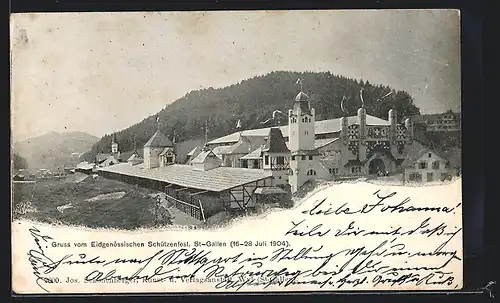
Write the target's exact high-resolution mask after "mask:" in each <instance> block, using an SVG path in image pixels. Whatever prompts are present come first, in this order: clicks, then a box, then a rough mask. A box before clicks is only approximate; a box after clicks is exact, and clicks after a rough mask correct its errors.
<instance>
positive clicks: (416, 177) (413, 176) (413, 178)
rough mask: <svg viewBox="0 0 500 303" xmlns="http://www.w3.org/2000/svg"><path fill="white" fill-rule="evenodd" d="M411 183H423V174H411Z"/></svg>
mask: <svg viewBox="0 0 500 303" xmlns="http://www.w3.org/2000/svg"><path fill="white" fill-rule="evenodd" d="M410 181H413V182H422V174H421V173H411V174H410Z"/></svg>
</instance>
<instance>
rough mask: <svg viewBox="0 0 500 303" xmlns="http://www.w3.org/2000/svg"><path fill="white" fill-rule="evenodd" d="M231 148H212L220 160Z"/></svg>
mask: <svg viewBox="0 0 500 303" xmlns="http://www.w3.org/2000/svg"><path fill="white" fill-rule="evenodd" d="M230 147H231V146H217V147H214V148H212V151H213V152H214V154H215V155H216V156H217V157H219V158H220V156H221V155H222V154H224V153H225V152H226V150H227V149H229V148H230Z"/></svg>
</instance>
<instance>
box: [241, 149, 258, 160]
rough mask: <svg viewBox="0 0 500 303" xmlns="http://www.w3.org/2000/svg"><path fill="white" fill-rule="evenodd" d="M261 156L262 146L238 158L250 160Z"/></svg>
mask: <svg viewBox="0 0 500 303" xmlns="http://www.w3.org/2000/svg"><path fill="white" fill-rule="evenodd" d="M261 157H262V147H259V148H257V149H256V150H254V151H252V152H251V153H249V154H247V155H244V156H243V157H241V158H240V160H252V159H260V158H261Z"/></svg>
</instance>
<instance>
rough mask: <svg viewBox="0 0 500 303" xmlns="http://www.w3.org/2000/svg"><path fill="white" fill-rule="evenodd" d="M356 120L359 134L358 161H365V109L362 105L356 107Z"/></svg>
mask: <svg viewBox="0 0 500 303" xmlns="http://www.w3.org/2000/svg"><path fill="white" fill-rule="evenodd" d="M358 121H359V135H358V138H359V144H358V148H359V151H358V155H359V161H365V160H366V109H365V108H364V107H361V108H360V109H358Z"/></svg>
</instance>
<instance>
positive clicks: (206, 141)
mask: <svg viewBox="0 0 500 303" xmlns="http://www.w3.org/2000/svg"><path fill="white" fill-rule="evenodd" d="M207 143H208V121H207V120H205V145H207Z"/></svg>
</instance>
